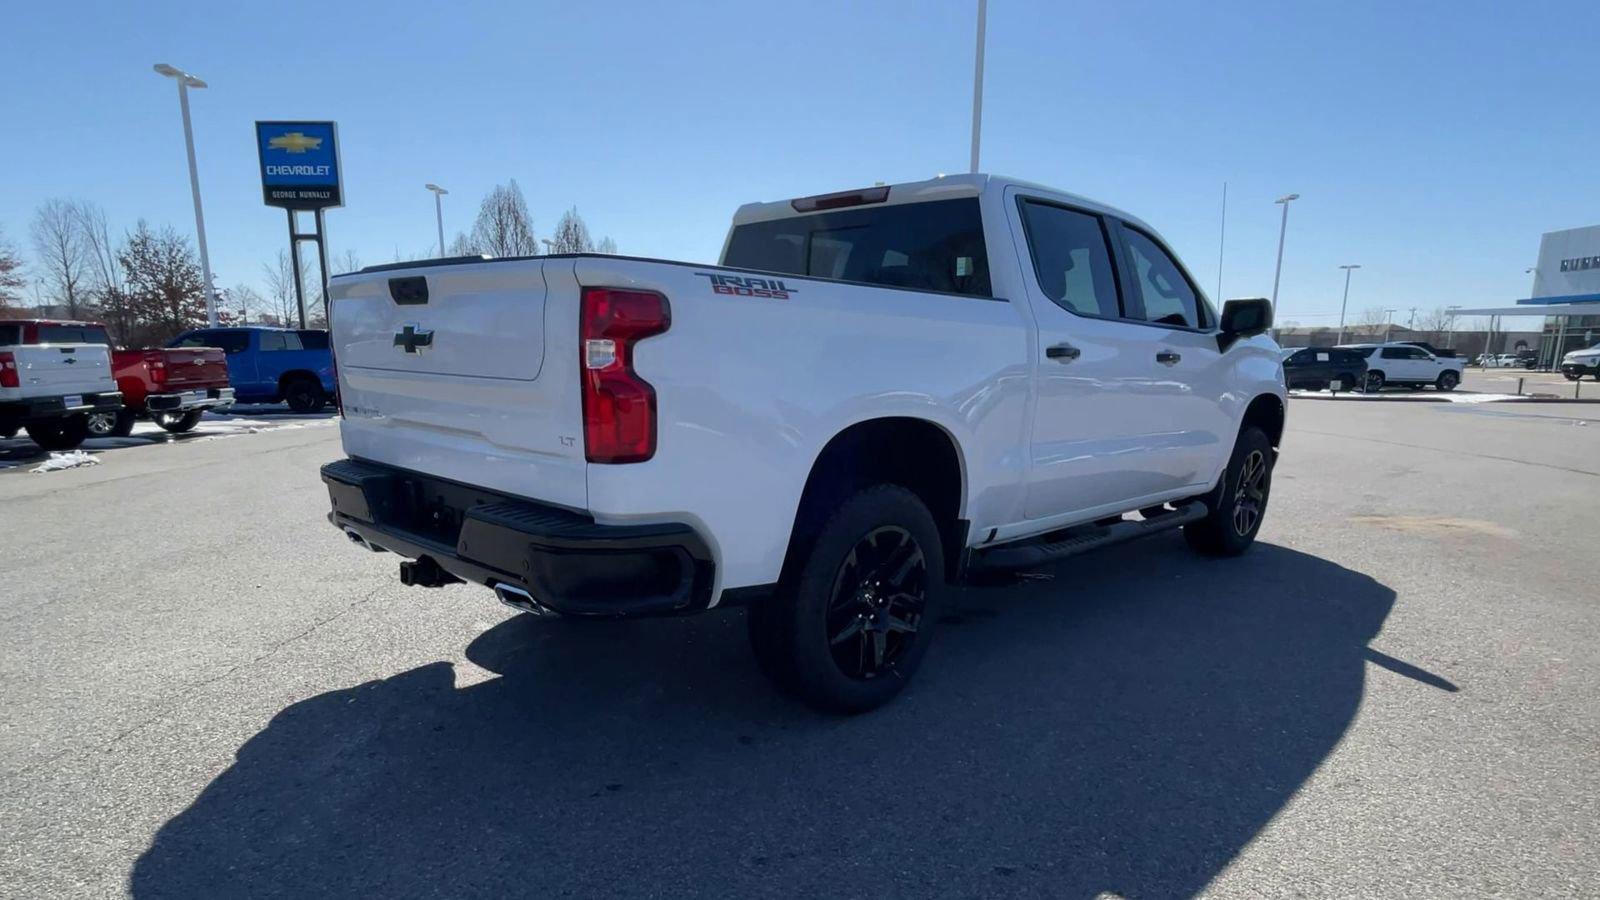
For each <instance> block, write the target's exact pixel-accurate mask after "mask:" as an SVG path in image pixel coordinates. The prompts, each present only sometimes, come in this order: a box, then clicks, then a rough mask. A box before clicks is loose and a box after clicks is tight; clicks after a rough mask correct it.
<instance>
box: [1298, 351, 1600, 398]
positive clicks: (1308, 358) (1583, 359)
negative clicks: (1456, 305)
mask: <svg viewBox="0 0 1600 900" xmlns="http://www.w3.org/2000/svg"><path fill="white" fill-rule="evenodd" d="M1283 353H1284V358H1283V372H1284V379H1285V381H1287V382H1288V386H1289V387H1290V388H1291V389H1293V388H1310V389H1313V390H1324V389H1327V388H1336V389H1338V390H1342V391H1353V390H1356V389H1357V388H1360V389H1361V390H1364V391H1367V392H1370V393H1375V392H1377V391H1381V390H1383V389H1384V388H1385V387H1388V386H1403V387H1412V388H1422V387H1430V386H1431V387H1434V388H1436V389H1438V390H1441V391H1453V390H1455V389H1456V387H1457V386H1458V385H1460V384H1461V377H1462V374H1463V371H1464V370H1465V367H1466V364H1467V361H1466V360H1465V359H1463V358H1462V357H1459V356H1456V355H1455V351H1453V350H1444V349H1440V348H1437V347H1433V346H1431V345H1429V344H1425V343H1421V342H1392V343H1381V344H1341V345H1339V346H1336V347H1301V348H1285V349H1284V351H1283ZM1525 359H1526V357H1524V356H1519V355H1516V354H1500V355H1498V356H1494V355H1487V354H1486V355H1482V356H1479V357H1478V358H1477V359H1476V360H1475V361H1474V362H1473V365H1481V366H1483V367H1485V368H1513V367H1519V368H1531V367H1532V366H1531V365H1528V366H1524V360H1525ZM1561 372H1562V374H1563V375H1564V376H1566V378H1567V379H1568V380H1569V381H1576V380H1578V379H1580V378H1582V377H1583V376H1585V375H1593V376H1595V377H1596V378H1600V345H1596V346H1595V347H1591V348H1589V349H1588V350H1576V351H1573V352H1572V353H1568V354H1567V355H1566V356H1565V357H1564V358H1563V359H1562V364H1561Z"/></svg>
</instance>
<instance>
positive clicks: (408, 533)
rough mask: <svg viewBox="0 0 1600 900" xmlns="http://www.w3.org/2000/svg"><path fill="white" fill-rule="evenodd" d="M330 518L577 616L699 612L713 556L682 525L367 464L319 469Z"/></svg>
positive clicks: (377, 541)
mask: <svg viewBox="0 0 1600 900" xmlns="http://www.w3.org/2000/svg"><path fill="white" fill-rule="evenodd" d="M322 480H323V481H324V482H325V483H326V484H327V485H328V495H329V500H330V501H331V503H332V506H333V509H332V511H331V512H329V514H328V521H330V522H332V523H333V525H334V526H335V527H337V528H339V529H340V530H342V531H344V532H345V533H346V534H353V535H355V536H358V537H359V538H360V539H361V541H362V542H363V543H365V544H366V545H367V546H369V547H372V548H374V549H380V550H387V551H390V552H392V553H397V554H399V555H400V556H404V557H407V558H410V559H422V558H424V557H426V558H428V559H430V560H432V561H433V562H434V563H436V564H437V565H438V566H439V567H440V568H441V569H443V570H444V571H446V572H448V573H450V574H451V575H454V576H456V577H457V578H460V579H462V580H464V581H471V582H476V583H478V584H484V585H488V586H490V587H494V586H495V585H509V586H511V587H514V588H519V589H521V590H523V591H526V592H527V593H528V595H529V596H531V597H532V598H533V600H534V601H536V602H537V603H538V605H540V606H543V607H546V608H548V609H551V610H554V611H555V612H559V613H563V614H566V615H574V616H649V615H675V614H681V613H689V612H698V611H700V610H703V609H705V608H706V607H707V606H708V605H709V604H710V602H711V587H712V575H713V566H714V564H713V562H712V558H711V552H710V549H709V547H708V546H707V545H706V542H705V540H704V539H702V538H701V537H700V535H699V534H698V533H697V532H696V531H695V530H694V529H693V528H691V527H689V526H688V525H683V524H676V523H672V524H654V525H601V524H597V523H596V522H594V521H593V520H592V519H590V518H589V517H587V516H584V515H581V514H579V513H575V512H571V511H569V510H565V509H561V508H559V507H555V506H550V505H548V504H543V503H538V502H535V501H532V500H525V499H522V498H518V497H508V496H506V495H503V494H497V493H494V492H492V491H485V490H482V489H480V488H474V487H470V486H468V485H463V484H458V483H456V482H451V481H445V480H443V479H439V478H434V477H432V476H429V475H423V474H421V473H418V472H412V471H409V470H406V469H399V468H395V467H392V466H385V465H379V464H377V463H372V462H367V461H365V460H356V459H342V460H339V461H337V462H332V463H329V464H327V465H325V466H323V467H322Z"/></svg>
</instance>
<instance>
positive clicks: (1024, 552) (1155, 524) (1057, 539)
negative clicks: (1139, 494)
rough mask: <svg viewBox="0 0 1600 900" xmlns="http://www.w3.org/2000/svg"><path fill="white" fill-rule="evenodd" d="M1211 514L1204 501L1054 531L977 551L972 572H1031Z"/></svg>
mask: <svg viewBox="0 0 1600 900" xmlns="http://www.w3.org/2000/svg"><path fill="white" fill-rule="evenodd" d="M1209 512H1210V510H1209V509H1207V508H1206V505H1205V503H1204V502H1203V501H1200V500H1191V501H1189V502H1188V503H1184V504H1181V505H1179V506H1177V507H1175V508H1173V509H1170V510H1163V511H1161V512H1157V513H1154V514H1153V515H1150V516H1148V517H1147V518H1143V519H1123V520H1121V521H1118V522H1112V523H1110V524H1106V525H1101V524H1095V523H1091V524H1088V525H1079V526H1076V527H1074V528H1067V529H1063V530H1061V531H1053V532H1050V534H1048V535H1045V536H1044V537H1043V538H1029V539H1028V540H1025V541H1018V542H1016V543H1011V544H1000V545H997V546H994V547H988V548H985V549H982V550H978V551H975V552H974V553H973V558H972V568H973V569H974V570H978V571H983V570H989V571H994V570H999V571H1014V570H1017V569H1031V568H1034V567H1037V566H1043V565H1047V564H1049V563H1053V562H1055V561H1057V560H1060V559H1066V558H1067V557H1069V556H1077V555H1078V554H1079V553H1087V552H1088V551H1090V550H1098V549H1100V548H1101V547H1109V546H1111V545H1112V544H1120V543H1122V542H1124V541H1131V540H1133V539H1135V538H1142V537H1148V536H1149V535H1152V534H1160V533H1161V532H1163V531H1171V530H1172V529H1174V528H1179V527H1181V526H1184V525H1187V524H1189V523H1190V522H1198V521H1199V520H1201V519H1204V518H1205V517H1206V515H1207V514H1208V513H1209ZM1046 538H1049V540H1046Z"/></svg>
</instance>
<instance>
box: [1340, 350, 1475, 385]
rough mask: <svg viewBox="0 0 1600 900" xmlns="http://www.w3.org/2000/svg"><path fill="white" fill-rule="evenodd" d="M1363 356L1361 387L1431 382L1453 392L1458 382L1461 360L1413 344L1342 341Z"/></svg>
mask: <svg viewBox="0 0 1600 900" xmlns="http://www.w3.org/2000/svg"><path fill="white" fill-rule="evenodd" d="M1343 346H1344V347H1345V348H1346V349H1350V350H1354V351H1356V352H1357V353H1360V354H1361V355H1362V356H1364V357H1366V359H1367V377H1366V382H1365V383H1364V384H1363V385H1362V387H1363V389H1364V390H1366V391H1368V392H1370V393H1376V392H1378V391H1381V390H1383V388H1384V387H1385V386H1387V385H1391V384H1399V385H1406V386H1408V387H1418V388H1420V387H1426V386H1428V385H1432V386H1433V387H1436V388H1438V389H1439V390H1441V391H1453V390H1455V389H1456V385H1458V384H1460V383H1461V370H1462V362H1461V360H1460V359H1452V358H1448V357H1443V356H1434V355H1433V354H1432V353H1429V352H1428V351H1426V350H1424V349H1422V348H1421V347H1418V346H1416V345H1415V344H1399V343H1389V344H1345V345H1343Z"/></svg>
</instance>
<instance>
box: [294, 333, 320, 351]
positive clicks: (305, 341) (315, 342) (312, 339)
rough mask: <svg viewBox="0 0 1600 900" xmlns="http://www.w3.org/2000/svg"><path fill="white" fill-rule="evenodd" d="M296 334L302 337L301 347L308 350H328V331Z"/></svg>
mask: <svg viewBox="0 0 1600 900" xmlns="http://www.w3.org/2000/svg"><path fill="white" fill-rule="evenodd" d="M296 334H298V335H300V346H301V347H304V348H305V349H307V350H326V349H328V333H327V332H326V331H312V330H306V331H300V332H296Z"/></svg>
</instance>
